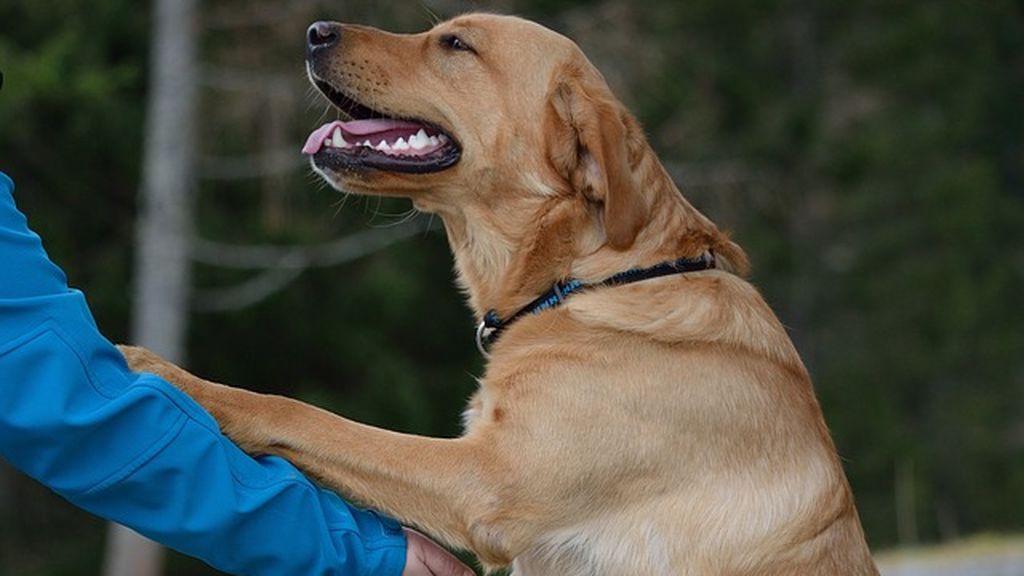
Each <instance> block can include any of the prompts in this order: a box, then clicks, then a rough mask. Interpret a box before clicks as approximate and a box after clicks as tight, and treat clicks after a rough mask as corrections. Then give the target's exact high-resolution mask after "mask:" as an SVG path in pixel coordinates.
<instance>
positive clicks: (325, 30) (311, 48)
mask: <svg viewBox="0 0 1024 576" xmlns="http://www.w3.org/2000/svg"><path fill="white" fill-rule="evenodd" d="M339 41H341V25H340V24H338V23H337V22H314V23H313V25H312V26H310V27H309V30H307V31H306V54H307V55H310V56H312V55H313V53H315V52H316V51H317V50H320V49H323V48H330V47H331V46H334V45H336V44H337V43H338V42H339Z"/></svg>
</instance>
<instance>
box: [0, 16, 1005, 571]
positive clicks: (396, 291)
mask: <svg viewBox="0 0 1024 576" xmlns="http://www.w3.org/2000/svg"><path fill="white" fill-rule="evenodd" d="M471 9H485V10H495V11H500V12H506V13H515V14H520V15H523V16H526V17H529V18H532V19H535V20H538V21H540V22H542V23H544V24H546V25H548V26H550V27H552V28H554V29H556V30H559V31H561V32H563V33H565V34H567V35H568V36H570V37H572V38H573V39H575V40H576V41H578V42H579V43H580V44H581V46H582V47H583V48H584V50H585V51H586V52H587V53H588V54H589V55H590V56H591V58H592V60H593V61H594V62H595V63H596V64H597V65H598V67H599V68H600V69H601V70H602V71H603V72H604V73H605V75H606V76H607V78H608V80H609V82H610V83H611V85H612V86H613V88H614V90H615V91H616V93H617V94H618V95H619V96H620V97H621V98H622V99H623V100H624V101H625V102H626V103H627V105H628V106H629V107H630V108H631V109H632V110H633V111H634V112H635V113H636V114H637V116H638V117H639V118H640V120H641V122H642V123H643V124H644V126H645V128H646V130H647V133H648V135H649V137H650V139H651V141H652V143H653V145H654V147H655V148H656V149H657V150H658V152H659V153H660V155H661V158H662V159H663V161H664V162H665V164H666V166H667V167H668V168H669V170H670V172H671V173H672V174H673V175H674V177H675V178H676V180H677V183H679V184H680V186H681V188H682V189H683V192H684V194H686V195H687V197H688V198H690V199H691V200H692V201H693V203H694V204H696V205H697V206H698V207H699V208H700V209H701V210H703V211H704V212H705V213H707V214H708V215H710V216H711V217H712V218H713V219H714V220H715V221H717V222H718V223H719V225H720V226H722V227H724V228H727V229H729V230H731V231H732V232H733V234H734V236H735V237H736V239H737V240H738V241H739V242H740V244H741V245H742V246H743V247H744V248H745V249H746V250H747V251H748V252H749V254H750V255H751V258H752V261H753V265H754V273H753V278H752V279H753V281H754V283H755V284H756V285H757V286H758V287H759V288H760V289H761V290H762V291H763V293H764V294H765V296H766V298H767V300H768V301H769V303H770V304H771V305H772V306H773V307H774V308H775V310H776V312H777V313H778V315H779V316H780V318H781V319H782V321H783V322H784V323H785V324H786V325H787V326H788V328H789V329H790V332H791V334H792V336H793V338H794V341H795V342H796V344H797V346H798V347H799V349H800V351H801V353H802V355H803V357H804V359H805V361H806V363H807V365H808V367H809V369H810V370H811V373H812V375H813V376H814V380H815V385H816V388H817V391H818V394H819V397H820V400H821V403H822V407H823V409H824V411H825V415H826V419H827V420H828V422H829V424H830V426H831V428H832V431H833V433H834V436H835V440H836V444H837V445H838V447H839V450H840V453H841V454H842V456H843V457H844V460H845V464H846V470H847V473H848V475H849V478H850V481H851V483H852V485H853V489H854V492H855V494H856V498H857V503H858V507H859V509H860V513H861V516H862V518H863V521H864V527H865V530H866V532H867V535H868V538H869V541H870V543H871V544H872V546H873V547H874V548H875V549H883V548H890V547H895V546H901V545H904V546H905V545H912V544H915V543H928V542H942V541H948V540H954V539H958V538H962V537H965V536H969V535H972V534H977V533H980V532H1014V531H1016V532H1019V531H1021V530H1022V529H1024V312H1022V310H1024V306H1022V303H1021V300H1022V296H1024V2H1021V1H1019V0H1017V1H1014V0H986V1H977V0H963V1H956V0H936V1H929V2H900V1H892V0H884V1H883V0H857V1H845V2H833V1H828V0H826V1H815V0H687V1H685V2H680V1H674V0H648V1H645V2H643V3H637V2H630V1H627V0H603V1H570V0H562V1H556V0H550V1H542V0H505V1H494V2H483V1H481V2H459V1H444V2H442V1H428V0H422V1H407V0H404V1H397V0H394V1H382V0H378V1H369V0H360V1H350V2H338V1H330V2H328V1H309V0H290V1H288V0H247V1H244V2H243V1H236V0H216V1H215V0H208V1H206V2H204V3H201V10H200V12H201V14H200V22H199V26H200V28H199V30H200V35H199V38H200V50H199V54H200V60H201V68H200V70H201V75H200V79H199V89H200V103H199V116H200V119H201V122H200V135H199V138H198V142H197V143H196V146H197V147H198V155H199V162H198V165H197V176H198V178H199V190H198V194H197V196H196V222H197V223H196V230H197V234H198V236H199V237H201V238H203V239H207V240H214V241H219V242H227V243H233V244H259V245H265V244H274V245H288V246H292V245H303V246H307V245H318V244H320V243H324V242H328V241H330V240H332V239H335V238H340V237H344V236H346V235H349V234H354V233H359V232H361V231H362V232H365V231H367V230H375V229H376V230H379V229H386V228H387V227H402V226H408V225H409V224H408V223H403V220H404V219H405V218H407V217H409V216H411V215H410V214H409V212H408V211H409V210H410V206H409V205H408V203H406V202H402V201H395V200H387V201H385V200H380V199H362V198H348V199H343V198H342V197H341V196H340V195H339V194H338V193H336V192H334V191H333V190H330V189H326V188H325V187H324V186H323V185H321V184H320V183H319V182H318V180H317V179H316V178H314V177H313V176H311V174H310V171H309V170H308V168H307V167H306V166H305V164H304V162H303V159H302V158H301V156H300V155H299V153H298V148H299V146H300V145H301V143H302V141H303V140H304V137H305V135H306V134H308V132H309V131H310V130H311V129H312V128H313V127H315V126H318V125H319V124H318V120H320V119H322V118H323V116H324V114H325V109H326V106H325V105H324V104H323V103H322V101H320V100H319V99H318V98H316V97H314V96H312V95H311V94H310V91H309V89H308V87H307V83H306V81H305V79H304V68H303V40H304V31H305V28H306V27H307V26H308V25H309V24H310V23H311V22H312V21H314V20H316V19H320V18H329V19H336V20H345V21H355V22H361V23H368V24H372V25H376V26H381V27H385V28H388V29H393V30H398V31H419V30H422V29H424V28H426V27H428V26H429V25H430V24H431V22H432V19H433V18H434V15H437V16H439V17H442V18H444V17H447V16H451V15H454V14H457V13H459V12H461V11H465V10H471ZM152 25H153V22H152V18H151V13H150V11H149V6H148V3H145V2H138V1H134V0H89V1H85V0H51V1H47V2H35V1H31V2H30V1H28V0H21V1H18V0H3V2H2V3H0V70H3V71H4V73H5V74H6V77H7V81H6V85H5V86H4V88H3V90H2V91H0V170H3V171H5V172H7V173H8V174H9V175H10V176H11V177H12V178H13V179H14V180H15V182H16V183H17V186H18V190H17V200H18V202H19V205H20V207H21V208H22V210H23V211H24V212H26V213H27V214H28V215H29V218H30V222H31V224H32V226H33V227H34V228H35V229H36V230H37V231H38V232H39V233H40V234H41V235H42V236H43V238H44V241H45V245H46V247H47V249H48V251H49V252H50V254H51V256H52V257H53V258H54V260H56V261H57V262H58V263H59V264H60V265H61V266H63V267H64V269H65V270H66V271H67V273H68V276H69V279H70V282H71V283H72V285H74V286H77V287H79V288H81V289H82V290H84V291H85V293H86V294H87V295H88V297H89V301H90V303H91V305H92V307H93V311H94V313H95V315H96V318H97V320H98V322H99V324H100V326H101V328H102V329H103V330H104V332H105V333H106V334H107V336H108V337H109V338H110V339H111V340H114V341H125V340H127V339H128V330H129V325H130V324H129V315H130V304H131V297H130V295H131V292H132V270H131V266H132V252H133V246H134V236H133V234H134V232H133V230H134V226H135V214H136V206H137V196H138V193H139V189H140V164H141V154H142V146H143V130H144V124H145V123H144V120H145V109H146V108H145V106H146V96H147V87H148V84H147V81H148V70H147V66H148V60H147V58H148V53H149V50H150V41H151V27H152ZM524 120H528V119H524ZM427 220H428V219H427V218H426V217H422V216H421V217H419V220H417V221H418V222H420V223H421V224H423V225H425V224H426V223H427ZM262 274H265V272H264V271H261V270H258V269H257V270H237V269H225V268H222V267H220V266H215V265H210V264H208V263H203V262H197V263H196V265H195V269H194V279H193V286H194V291H193V297H192V303H193V305H194V310H193V312H192V314H191V316H190V327H189V333H188V355H189V365H190V367H191V368H192V369H193V370H194V371H196V372H198V373H200V374H203V375H205V376H208V377H210V378H212V379H216V380H220V381H223V382H228V383H231V384H234V385H240V386H245V387H248V388H251V389H255V390H260V391H274V392H278V393H283V394H287V395H292V396H297V397H300V398H303V399H306V400H309V401H312V402H315V403H317V404H319V405H321V406H325V407H327V408H329V409H332V410H335V411H338V412H341V413H343V414H345V415H347V416H350V417H352V418H355V419H358V420H362V421H365V422H370V423H373V424H378V425H381V426H386V427H389V428H394V429H398V430H403V431H411V432H417V433H422V434H431V435H454V434H457V433H458V431H459V427H458V422H459V414H460V412H461V410H462V407H463V403H464V401H465V399H466V398H467V397H468V395H469V394H470V393H471V392H472V390H473V387H474V381H473V377H472V376H473V375H474V374H479V373H480V367H481V361H480V358H479V356H478V354H477V352H476V350H475V347H474V345H473V339H472V329H473V326H472V318H471V317H470V314H469V312H468V310H467V309H466V308H465V307H464V305H463V303H462V300H461V296H460V295H459V294H458V292H457V290H456V289H455V288H454V287H453V281H452V280H453V274H452V263H451V259H450V256H449V254H448V248H447V244H446V242H445V239H444V236H443V232H441V231H438V230H433V231H428V232H419V233H416V234H414V235H412V237H411V238H409V239H407V240H404V241H401V242H396V243H392V244H390V245H388V246H387V247H386V248H383V249H380V250H376V251H374V252H372V253H371V254H369V255H367V256H365V257H362V258H359V259H356V260H353V261H349V262H344V263H342V264H338V265H335V266H323V267H312V268H310V269H308V270H304V271H302V273H301V274H300V275H298V276H297V277H295V278H291V279H284V280H281V279H279V280H280V281H279V282H277V283H276V284H274V283H273V282H272V283H271V284H272V287H273V289H268V290H265V291H264V293H260V294H259V295H257V296H256V297H253V298H250V299H249V300H252V301H251V302H249V301H245V300H244V299H242V298H240V297H238V294H239V292H238V291H232V290H234V289H235V288H237V287H238V286H242V285H245V283H246V282H249V281H250V280H252V279H253V278H261V277H262V276H261V275H262ZM225 290H227V291H226V292H225ZM103 538H104V524H103V523H102V522H101V521H100V520H97V519H95V518H92V517H90V516H89V515H87V514H85V513H82V512H79V511H77V510H75V509H73V508H71V507H70V506H69V505H67V504H65V503H64V502H63V501H61V500H60V499H59V498H57V497H55V496H53V495H51V494H50V493H49V492H47V491H46V490H45V489H43V488H40V487H39V486H37V485H35V484H34V483H33V482H32V481H30V480H28V479H26V478H24V477H23V476H20V475H19V474H18V473H16V472H15V471H13V470H11V469H10V468H9V467H8V466H7V465H6V464H5V463H3V462H2V461H0V575H18V576H21V575H28V576H34V575H77V574H95V573H97V571H98V569H99V566H100V563H101V556H102V552H103V547H102V542H103ZM168 566H169V568H168V573H171V574H183V575H199V574H211V573H212V572H211V571H210V569H208V568H206V567H204V566H203V565H202V564H201V563H198V562H195V561H192V560H189V559H186V558H183V557H180V556H176V555H172V556H171V557H170V558H169V559H168Z"/></svg>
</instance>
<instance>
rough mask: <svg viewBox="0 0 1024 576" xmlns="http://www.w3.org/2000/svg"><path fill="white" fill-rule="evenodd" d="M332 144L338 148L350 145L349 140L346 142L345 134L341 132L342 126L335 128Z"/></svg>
mask: <svg viewBox="0 0 1024 576" xmlns="http://www.w3.org/2000/svg"><path fill="white" fill-rule="evenodd" d="M332 140H333V142H332V144H331V145H332V146H335V147H336V148H344V147H346V146H348V142H345V136H344V135H342V133H341V128H335V129H334V137H333V138H332Z"/></svg>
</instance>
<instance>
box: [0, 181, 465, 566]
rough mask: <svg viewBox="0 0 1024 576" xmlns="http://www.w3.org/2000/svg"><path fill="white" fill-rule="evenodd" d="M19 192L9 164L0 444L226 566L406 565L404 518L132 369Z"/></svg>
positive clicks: (68, 493)
mask: <svg viewBox="0 0 1024 576" xmlns="http://www.w3.org/2000/svg"><path fill="white" fill-rule="evenodd" d="M12 191H13V183H12V182H11V181H10V179H8V178H7V177H6V176H5V175H4V174H3V173H0V456H2V457H3V458H5V459H6V460H8V461H9V462H10V463H11V464H12V465H14V466H15V467H16V468H19V469H20V470H22V471H23V472H25V473H26V474H28V475H30V476H32V477H33V478H35V479H37V480H39V481H40V482H41V483H43V484H45V485H46V486H48V487H49V488H51V489H52V490H54V491H55V492H57V493H58V494H60V495H61V496H63V497H64V498H66V499H67V500H69V501H71V502H72V503H73V504H75V505H77V506H80V507H82V508H84V509H86V510H89V511H91V512H93V513H95V514H97V515H99V516H102V517H104V518H109V519H111V520H114V521H116V522H118V523H121V524H123V525H125V526H128V527H130V528H132V529H134V530H136V531H138V532H140V533H142V534H145V535H146V536H148V537H150V538H153V539H154V540H157V541H158V542H161V543H163V544H166V545H168V546H170V547H172V548H175V549H177V550H180V551H182V552H184V553H186V554H189V555H192V556H196V557H198V558H201V559H202V560H204V561H206V562H207V563H209V564H210V565H212V566H214V567H215V568H218V569H220V570H223V571H225V572H229V573H234V574H246V575H262V574H266V575H275V576H289V575H296V576H298V575H302V576H309V575H326V574H337V575H341V574H346V575H357V574H358V575H363V574H366V575H371V574H372V575H381V576H398V575H399V574H400V573H402V571H403V567H405V563H406V537H405V535H404V534H403V531H402V528H401V527H400V526H399V525H398V524H397V523H395V522H394V521H392V520H390V519H386V518H383V517H381V516H379V515H377V514H375V513H373V512H369V511H363V510H359V509H356V508H353V507H350V506H349V505H347V504H346V503H344V502H343V501H342V500H340V499H339V498H338V497H337V496H335V495H334V494H332V493H330V492H327V491H324V490H321V489H318V488H317V487H316V486H314V485H313V484H312V483H311V482H310V481H309V480H307V479H306V478H305V477H304V476H302V474H300V473H299V472H298V471H297V470H296V469H295V468H293V467H292V466H291V465H290V464H289V463H287V462H285V461H284V460H281V459H279V458H273V457H268V458H259V459H252V458H250V457H249V456H247V455H245V454H244V453H242V452H241V451H240V450H239V449H238V448H237V447H236V446H235V445H234V444H232V443H231V442H230V441H229V440H228V439H227V438H226V437H224V436H223V435H222V434H221V433H220V432H219V429H218V428H217V424H216V423H215V422H214V421H213V420H212V418H211V417H210V416H209V415H207V414H206V412H204V411H203V410H202V408H200V407H199V406H198V405H197V404H196V403H195V402H193V401H192V400H191V398H189V397H188V396H186V395H185V394H183V393H182V392H180V391H179V390H178V389H176V388H174V387H173V386H171V385H170V384H168V383H167V382H165V381H164V380H162V379H160V378H158V377H156V376H154V375H150V374H135V373H132V372H130V371H129V370H128V367H127V366H126V364H125V361H124V358H123V357H122V356H121V355H120V354H119V353H118V352H117V350H116V349H115V348H114V347H113V346H112V345H111V344H110V343H109V342H108V341H107V340H105V339H104V338H103V337H102V336H101V335H100V333H99V331H98V330H97V328H96V325H95V324H94V321H93V319H92V316H91V314H90V312H89V309H88V307H87V305H86V302H85V298H84V296H83V295H82V293H81V292H78V291H77V290H71V289H69V288H68V287H67V284H66V280H65V277H64V274H63V272H61V270H60V269H59V268H57V266H55V265H54V264H53V263H51V262H50V261H49V259H48V258H47V256H46V253H45V252H44V251H43V248H42V245H41V242H40V240H39V237H38V236H36V235H35V234H34V233H33V232H32V231H31V230H29V228H28V226H27V224H26V222H25V218H24V216H22V215H21V213H20V212H18V210H17V209H16V207H15V205H14V201H13V197H12ZM417 546H420V547H422V545H421V544H419V543H417ZM412 551H413V549H412V548H410V553H411V552H412ZM411 555H412V554H410V556H411ZM438 573H439V574H440V573H441V572H438ZM449 573H454V572H449Z"/></svg>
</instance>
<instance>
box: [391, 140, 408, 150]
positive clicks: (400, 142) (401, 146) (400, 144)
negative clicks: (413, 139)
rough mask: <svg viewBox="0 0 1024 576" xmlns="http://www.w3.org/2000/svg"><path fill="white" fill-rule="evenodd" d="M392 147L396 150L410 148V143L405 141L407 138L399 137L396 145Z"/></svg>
mask: <svg viewBox="0 0 1024 576" xmlns="http://www.w3.org/2000/svg"><path fill="white" fill-rule="evenodd" d="M392 148H394V149H395V150H408V149H409V144H408V143H407V142H406V141H405V138H399V139H398V142H395V145H394V146H392Z"/></svg>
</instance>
